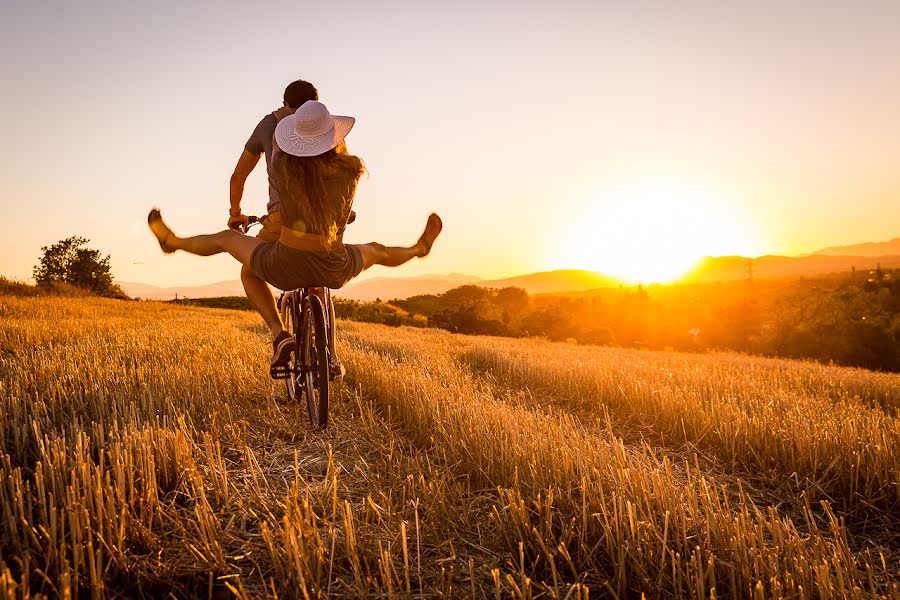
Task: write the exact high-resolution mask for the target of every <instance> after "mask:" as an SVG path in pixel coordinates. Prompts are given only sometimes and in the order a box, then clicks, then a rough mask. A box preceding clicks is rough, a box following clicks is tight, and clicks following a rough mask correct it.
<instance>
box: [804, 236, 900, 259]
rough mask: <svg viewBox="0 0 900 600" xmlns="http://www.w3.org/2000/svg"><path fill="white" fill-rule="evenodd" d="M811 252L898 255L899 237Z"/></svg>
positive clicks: (850, 254)
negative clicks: (886, 240)
mask: <svg viewBox="0 0 900 600" xmlns="http://www.w3.org/2000/svg"><path fill="white" fill-rule="evenodd" d="M813 254H822V255H825V256H869V257H881V256H898V255H900V237H898V238H894V239H892V240H890V241H889V242H867V243H865V244H853V245H851V246H832V247H830V248H822V249H821V250H816V251H815V252H813Z"/></svg>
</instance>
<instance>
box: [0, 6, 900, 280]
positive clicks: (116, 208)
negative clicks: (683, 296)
mask: <svg viewBox="0 0 900 600" xmlns="http://www.w3.org/2000/svg"><path fill="white" fill-rule="evenodd" d="M898 31H900V2H897V1H896V0H891V1H883V2H866V1H857V2H843V1H842V2H836V1H821V0H820V1H815V2H814V1H809V2H762V1H752V2H741V3H738V2H720V1H709V2H698V1H693V0H686V1H683V2H669V1H665V2H662V1H661V2H640V1H636V2H597V1H590V2H587V1H586V2H572V1H565V0H557V1H554V2H540V3H538V2H523V1H516V2H483V1H480V2H452V3H444V4H443V5H442V6H439V5H438V4H437V3H433V2H399V3H389V2H360V3H356V4H354V3H351V2H344V3H340V4H336V3H327V2H320V3H315V4H313V3H308V2H305V3H264V2H215V3H213V2H209V3H205V2H162V1H154V2H141V3H137V2H114V1H112V0H110V1H108V2H95V1H88V0H82V1H80V2H70V1H67V2H62V1H59V2H50V1H43V0H22V1H17V0H3V1H2V4H0V85H2V93H0V207H2V214H3V216H4V220H5V221H6V223H5V228H6V232H5V233H4V234H3V235H2V238H0V274H3V275H6V276H13V277H18V278H27V277H29V276H30V273H31V266H32V265H33V264H34V263H35V262H36V261H37V258H38V256H39V254H40V247H41V246H43V245H48V244H51V243H53V242H56V241H58V240H60V239H62V238H64V237H67V236H69V235H73V234H78V235H83V236H86V237H89V238H90V239H91V240H92V246H94V247H97V248H99V249H101V250H102V251H103V252H104V253H108V254H111V255H112V264H113V271H114V274H115V276H116V277H117V278H118V279H120V280H124V281H141V282H147V283H156V284H165V285H172V284H189V283H207V282H212V281H218V280H223V279H234V278H236V276H237V273H238V266H237V263H235V262H233V260H232V259H231V258H230V257H227V256H221V257H216V258H214V259H203V258H197V257H191V256H186V255H185V256H182V255H179V256H174V257H173V256H163V255H161V253H160V251H159V249H158V247H157V245H156V243H155V241H154V240H153V238H152V237H151V236H150V234H149V232H148V230H147V227H146V214H147V211H148V209H149V208H151V207H152V206H154V205H158V206H160V207H161V208H162V210H163V214H164V215H165V216H166V217H167V218H168V219H169V221H170V223H171V224H172V226H173V228H174V229H175V230H176V231H177V232H179V233H185V234H187V233H201V232H211V231H215V230H218V229H221V228H223V227H224V224H225V220H226V218H227V211H228V178H229V176H230V174H231V171H232V169H233V167H234V163H235V162H236V160H237V158H238V156H239V154H240V152H241V149H242V147H243V144H244V142H245V141H246V139H247V137H248V136H249V134H250V132H251V131H252V129H253V127H254V126H255V125H256V123H257V122H258V120H259V119H260V118H261V117H262V116H263V115H264V114H265V113H266V112H268V111H271V110H273V109H274V108H276V107H277V106H278V105H280V103H281V94H282V92H283V89H284V86H285V85H286V84H287V83H288V82H290V81H292V80H294V79H297V78H304V79H309V80H310V81H312V82H314V83H315V84H316V85H317V87H318V88H319V90H320V93H321V99H322V100H323V101H324V102H325V103H326V104H328V106H329V107H330V108H331V109H332V111H333V112H335V113H337V114H350V115H354V116H356V117H357V124H356V127H355V128H354V130H353V131H352V132H351V134H350V136H349V138H348V144H349V146H350V149H351V151H352V152H354V153H356V154H358V155H359V156H361V157H362V158H363V159H364V160H365V162H366V165H367V167H368V169H369V173H370V174H369V176H368V177H366V178H365V179H363V180H362V182H361V184H360V186H359V189H358V193H357V197H356V210H357V212H358V214H359V221H358V222H357V223H356V224H354V225H352V226H350V228H349V230H348V233H347V236H346V238H345V240H346V241H350V242H367V241H373V240H377V241H381V242H384V243H388V244H407V243H411V242H413V241H414V240H415V239H416V237H417V236H418V235H419V233H420V230H421V228H422V226H423V224H424V222H425V218H426V216H427V215H428V213H429V212H431V211H437V212H439V213H440V214H441V215H442V217H443V219H444V223H445V233H444V236H443V237H442V238H441V239H440V240H439V241H438V243H437V244H436V245H435V249H434V252H433V254H432V256H431V257H429V258H428V259H427V260H423V261H416V262H414V263H410V264H409V265H407V266H405V267H403V268H401V269H396V270H393V272H391V273H390V274H391V275H417V274H424V273H448V272H462V273H467V274H474V275H481V276H486V277H493V276H502V275H511V274H519V273H524V272H531V271H537V270H544V269H551V268H568V267H573V268H590V269H596V270H605V269H607V267H609V268H610V269H612V267H613V266H614V263H615V261H616V260H617V257H616V255H617V254H626V253H628V252H630V251H632V250H633V248H631V247H630V246H629V245H628V244H629V243H631V242H632V241H633V240H643V241H641V242H640V243H642V244H644V245H645V246H646V245H647V244H648V243H650V245H651V246H653V243H652V242H647V240H646V237H647V235H654V236H657V237H664V236H667V235H668V236H669V239H667V240H665V242H666V243H665V244H663V245H662V246H661V247H662V248H663V249H665V246H666V244H668V245H677V244H679V243H680V242H681V239H680V238H679V236H684V237H690V238H691V243H692V244H694V246H697V247H699V248H701V250H702V252H703V253H708V254H727V253H738V252H743V253H752V254H763V253H778V254H794V253H802V252H808V251H812V250H815V249H817V248H820V247H823V246H829V245H835V244H843V243H852V242H860V241H877V240H885V239H889V238H892V237H896V236H898V235H900V35H898V33H897V32H898ZM259 169H260V172H258V173H255V174H254V176H253V177H252V178H251V180H250V181H249V183H248V189H247V194H246V197H245V207H246V209H247V212H251V213H256V214H259V213H261V212H262V211H264V210H265V199H266V190H265V178H264V176H263V173H262V167H260V168H259ZM635 199H637V200H635ZM641 199H643V200H641ZM698 199H699V200H698ZM642 202H643V204H642ZM629 207H632V208H629ZM633 207H638V208H633ZM663 208H664V209H665V210H662V209H663ZM656 209H660V210H656ZM629 210H631V211H632V213H631V214H629V213H628V211H629ZM640 211H644V212H645V213H652V214H653V215H655V217H656V218H657V220H658V221H659V220H660V219H665V220H666V221H665V222H667V223H671V225H672V227H671V228H670V230H667V231H664V232H661V233H659V227H660V225H659V223H657V224H656V225H655V227H656V229H653V228H648V229H647V230H646V231H641V224H640V220H639V219H638V220H637V221H636V220H635V214H634V213H635V212H637V214H641V212H640ZM690 223H700V224H701V225H702V228H700V229H698V228H694V229H693V230H691V228H690ZM689 230H690V231H689ZM648 231H649V232H650V233H649V234H648ZM642 236H643V237H642ZM388 273H389V271H388V270H387V269H385V268H381V267H377V268H375V269H372V270H371V271H369V272H367V274H370V275H385V274H388Z"/></svg>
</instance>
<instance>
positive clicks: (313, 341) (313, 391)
mask: <svg viewBox="0 0 900 600" xmlns="http://www.w3.org/2000/svg"><path fill="white" fill-rule="evenodd" d="M301 324H302V326H301V330H302V335H301V337H300V345H301V349H302V350H301V352H300V354H301V358H302V360H303V374H304V383H305V386H304V387H305V391H306V404H307V406H308V407H309V421H310V423H312V424H313V427H323V428H324V427H325V426H327V425H328V380H329V365H330V358H331V357H330V352H329V351H328V327H327V325H326V321H325V307H324V306H323V305H322V300H321V299H319V297H318V296H307V297H306V299H305V300H304V301H303V318H302V320H301Z"/></svg>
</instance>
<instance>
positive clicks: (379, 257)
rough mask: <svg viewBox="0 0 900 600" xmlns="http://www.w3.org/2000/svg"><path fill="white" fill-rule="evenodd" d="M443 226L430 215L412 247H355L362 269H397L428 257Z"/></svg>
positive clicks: (376, 245)
mask: <svg viewBox="0 0 900 600" xmlns="http://www.w3.org/2000/svg"><path fill="white" fill-rule="evenodd" d="M443 227H444V225H443V223H442V222H441V218H440V217H439V216H437V215H436V214H434V213H432V214H431V215H430V216H429V217H428V222H427V223H426V224H425V231H423V232H422V235H421V236H420V237H419V241H417V242H416V243H415V244H414V245H412V246H385V245H383V244H379V243H378V242H372V243H371V244H362V245H360V246H357V248H359V251H360V253H361V254H362V259H363V269H368V268H369V267H371V266H372V265H384V266H385V267H399V266H400V265H402V264H404V263H407V262H409V261H410V260H412V259H414V258H421V257H423V256H428V253H429V252H431V246H432V245H433V244H434V240H435V239H437V236H438V235H439V234H440V233H441V229H443Z"/></svg>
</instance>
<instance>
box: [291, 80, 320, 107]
mask: <svg viewBox="0 0 900 600" xmlns="http://www.w3.org/2000/svg"><path fill="white" fill-rule="evenodd" d="M318 99H319V90H317V89H316V86H314V85H313V84H311V83H310V82H308V81H303V80H302V79H298V80H297V81H295V82H294V83H292V84H290V85H288V86H287V87H286V88H284V102H285V103H286V104H287V105H288V106H290V107H291V108H294V109H296V108H300V106H301V105H302V104H303V103H304V102H306V101H307V100H318Z"/></svg>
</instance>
